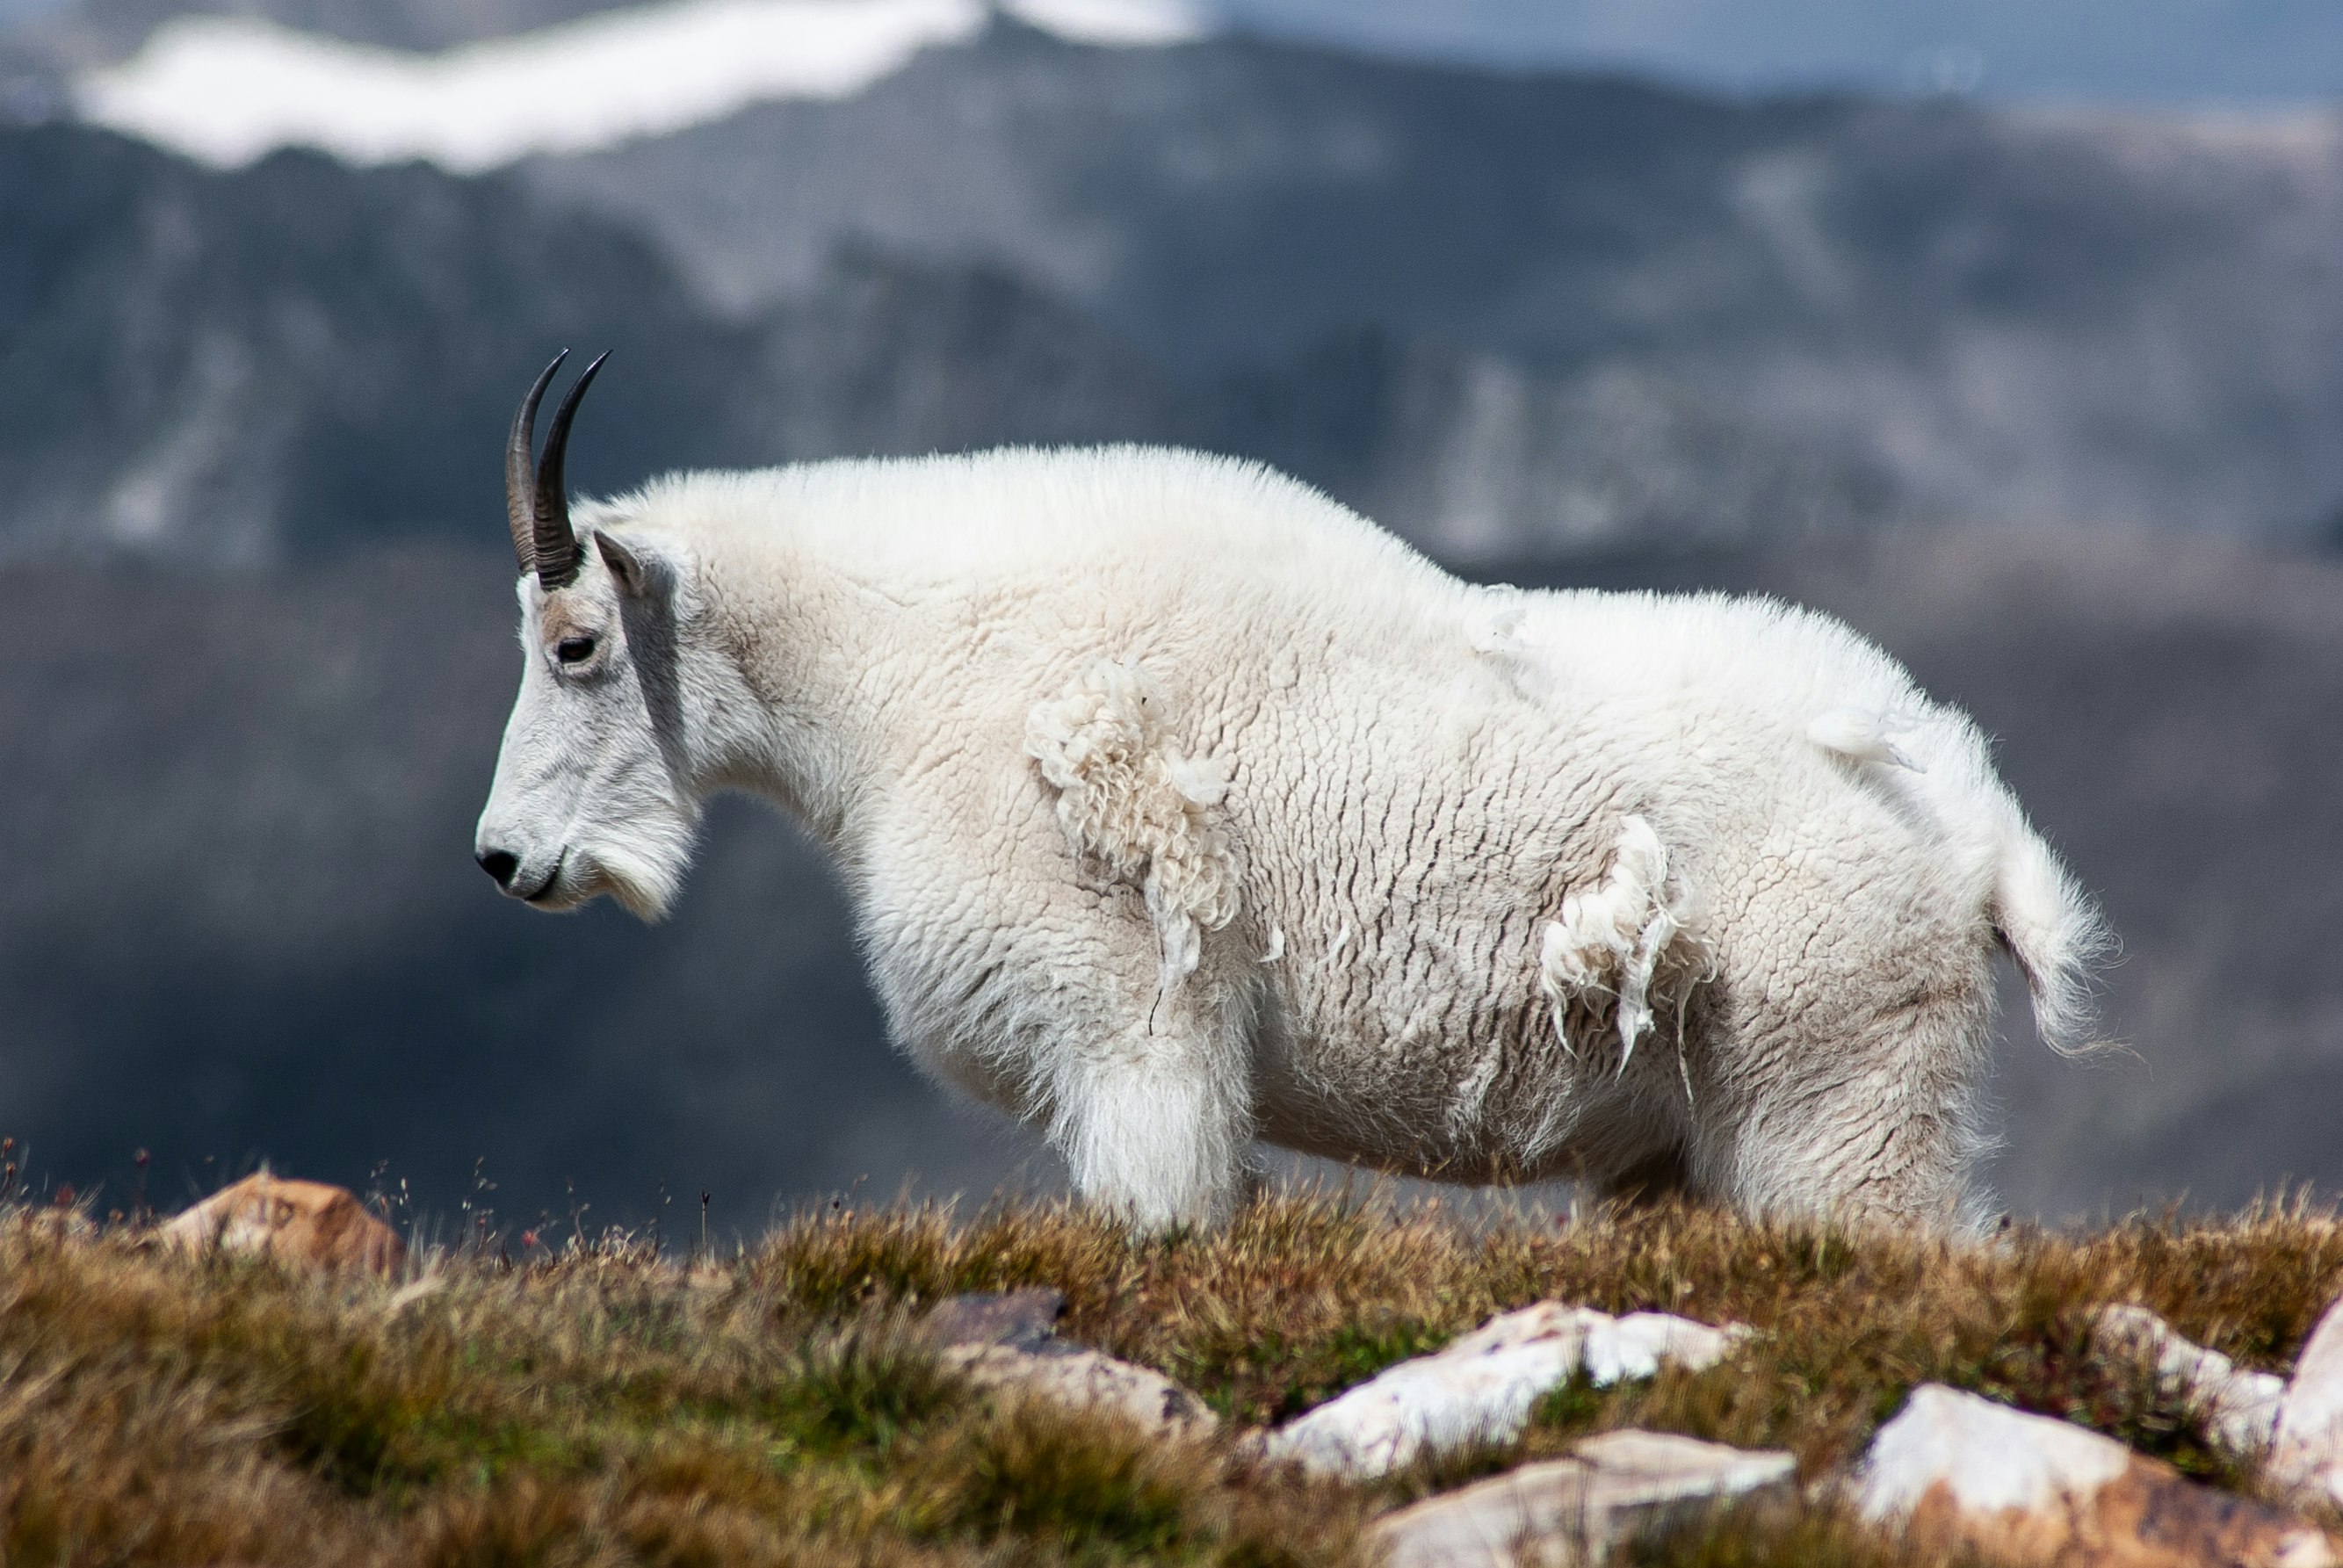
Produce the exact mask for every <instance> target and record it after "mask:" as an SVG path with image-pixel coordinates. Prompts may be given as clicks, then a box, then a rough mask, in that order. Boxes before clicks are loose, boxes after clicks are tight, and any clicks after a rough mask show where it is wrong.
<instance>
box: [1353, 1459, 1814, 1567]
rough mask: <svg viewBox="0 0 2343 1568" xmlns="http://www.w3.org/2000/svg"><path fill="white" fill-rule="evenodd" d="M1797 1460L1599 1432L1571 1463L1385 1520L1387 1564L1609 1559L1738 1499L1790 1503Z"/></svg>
mask: <svg viewBox="0 0 2343 1568" xmlns="http://www.w3.org/2000/svg"><path fill="white" fill-rule="evenodd" d="M1796 1476H1797V1462H1796V1461H1795V1460H1794V1459H1792V1458H1791V1457H1790V1455H1788V1454H1786V1453H1780V1452H1751V1451H1749V1450H1746V1449H1738V1448H1726V1447H1725V1446H1723V1445H1721V1444H1718V1443H1714V1442H1695V1441H1694V1440H1693V1439H1692V1438H1689V1437H1671V1436H1667V1435H1664V1434H1663V1433H1659V1432H1605V1433H1604V1435H1602V1436H1601V1437H1595V1438H1590V1439H1588V1440H1587V1441H1586V1442H1583V1443H1580V1444H1579V1445H1578V1449H1577V1452H1574V1454H1573V1455H1572V1456H1571V1457H1570V1458H1568V1459H1556V1460H1549V1461H1547V1462H1544V1463H1542V1464H1526V1465H1523V1467H1522V1468H1520V1469H1519V1470H1515V1471H1512V1472H1510V1473H1506V1474H1504V1475H1500V1476H1497V1477H1496V1478H1494V1479H1493V1480H1490V1481H1483V1482H1482V1483H1479V1484H1477V1485H1473V1486H1468V1487H1465V1488H1463V1490H1462V1491H1459V1492H1452V1493H1446V1494H1444V1495H1443V1496H1439V1497H1433V1498H1430V1499H1428V1500H1426V1501H1424V1502H1423V1503H1417V1504H1415V1505H1414V1506H1413V1507H1412V1508H1406V1509H1403V1510H1401V1511H1400V1512H1399V1513H1394V1514H1393V1515H1392V1516H1391V1517H1389V1518H1388V1519H1385V1520H1383V1521H1381V1522H1380V1523H1377V1524H1376V1525H1375V1527H1374V1529H1373V1543H1374V1544H1375V1545H1377V1546H1379V1547H1381V1548H1382V1550H1383V1554H1384V1555H1383V1562H1384V1564H1385V1568H1513V1565H1514V1564H1516V1563H1592V1562H1598V1561H1600V1560H1601V1559H1602V1558H1603V1556H1604V1554H1605V1553H1608V1552H1609V1551H1610V1550H1611V1549H1612V1548H1613V1547H1614V1546H1616V1545H1618V1544H1619V1543H1622V1542H1624V1541H1626V1540H1629V1539H1631V1538H1644V1539H1648V1538H1650V1537H1653V1536H1655V1535H1660V1534H1664V1533H1667V1532H1669V1531H1671V1530H1674V1529H1679V1528H1682V1527H1683V1526H1684V1525H1685V1524H1687V1523H1694V1522H1695V1521H1697V1520H1700V1519H1704V1518H1705V1517H1706V1516H1707V1515H1708V1514H1709V1513H1710V1512H1711V1511H1712V1510H1714V1509H1716V1508H1718V1507H1721V1506H1723V1505H1725V1503H1742V1502H1750V1501H1756V1500H1761V1499H1765V1500H1785V1499H1787V1498H1788V1497H1789V1496H1790V1495H1791V1493H1792V1489H1793V1488H1794V1487H1795V1483H1796Z"/></svg>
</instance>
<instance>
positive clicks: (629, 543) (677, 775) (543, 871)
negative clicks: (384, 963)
mask: <svg viewBox="0 0 2343 1568" xmlns="http://www.w3.org/2000/svg"><path fill="white" fill-rule="evenodd" d="M567 357H568V354H567V351H566V350H565V351H564V353H563V354H562V355H559V356H557V357H555V359H554V361H553V363H552V364H550V365H548V366H547V367H545V373H544V374H543V375H541V376H539V377H538V378H537V384H536V385H535V386H534V387H530V388H529V392H528V397H526V398H524V399H523V400H522V402H521V406H520V411H519V412H518V414H517V415H515V416H514V418H513V426H512V436H511V440H510V442H509V444H508V448H507V452H506V458H505V500H506V508H507V510H508V513H509V515H510V518H511V522H512V538H513V551H514V554H515V555H516V556H517V557H518V558H519V562H520V581H519V584H518V593H519V598H520V611H521V631H520V641H521V678H520V695H519V697H518V699H515V701H514V704H513V710H512V717H511V719H509V720H508V722H507V723H506V725H505V738H504V749H503V750H502V751H501V752H500V753H499V754H498V758H497V776H496V782H495V784H494V785H493V786H492V787H491V788H490V789H489V791H488V807H487V809H485V810H483V811H482V812H481V813H480V821H479V828H478V831H477V833H476V834H475V836H474V839H473V853H474V855H475V857H476V858H477V859H478V861H479V863H480V865H481V867H482V868H483V869H486V870H487V871H488V874H489V875H490V876H491V877H494V878H495V879H496V880H497V885H498V886H499V887H501V888H502V889H503V890H505V891H506V892H507V893H508V894H510V895H511V896H512V897H514V898H517V899H521V900H526V901H528V903H530V904H532V905H535V906H536V907H537V908H538V909H544V910H570V909H575V908H577V907H578V906H579V905H581V904H584V903H587V902H588V901H589V900H592V899H594V898H595V897H597V896H598V895H599V894H602V893H608V894H610V895H612V896H613V897H615V898H616V899H618V901H619V902H620V903H622V904H624V905H626V906H627V908H628V909H629V910H633V911H634V912H635V913H636V914H638V915H640V916H642V917H643V918H644V919H646V920H652V919H656V918H658V917H659V915H660V914H662V913H664V912H665V911H666V909H667V907H668V905H669V902H670V901H671V900H673V899H674V897H675V894H676V891H677V890H678V889H679V886H680V885H681V883H682V880H683V874H684V871H685V869H686V868H687V867H688V866H689V862H690V858H691V847H692V839H693V834H694V828H695V824H696V820H697V818H698V815H699V810H698V803H697V800H696V792H695V790H694V789H693V787H692V769H691V765H690V759H689V748H688V745H687V741H686V735H685V728H686V718H685V712H684V709H685V702H684V698H683V687H684V682H685V674H684V668H683V665H684V656H683V650H682V648H681V646H680V640H681V639H680V635H679V626H680V624H681V620H682V615H683V611H682V606H681V603H680V600H681V598H682V583H681V578H682V577H683V575H684V574H683V572H682V570H681V563H680V562H679V561H677V560H675V559H673V558H671V557H670V556H669V554H667V553H666V552H664V551H662V550H661V549H659V548H658V547H656V546H655V545H654V544H653V543H652V542H651V541H650V540H649V539H629V538H628V537H627V536H626V534H625V532H624V528H623V525H624V522H625V515H624V514H623V513H622V512H614V511H611V510H609V509H607V508H596V511H597V512H598V514H599V515H594V516H589V517H588V526H587V528H586V529H585V532H584V534H583V536H582V537H581V534H580V530H579V528H578V527H576V526H574V525H573V524H572V522H571V520H570V515H569V498H568V491H567V489H566V487H565V486H564V482H563V477H562V463H563V457H564V453H565V450H566V448H567V447H568V439H569V422H570V419H571V418H572V417H573V416H574V415H575V414H576V413H577V411H578V399H579V398H580V397H583V396H584V395H585V391H586V387H587V386H588V383H590V382H591V381H592V380H593V379H594V373H595V372H596V371H597V370H598V369H600V368H601V365H602V361H601V360H600V359H597V360H595V361H594V363H593V364H591V365H589V366H588V367H586V372H585V374H584V375H582V376H580V377H578V382H577V385H576V386H574V387H571V388H570V389H569V395H568V397H565V398H563V399H562V402H561V406H560V407H559V408H558V410H557V411H556V412H555V414H554V416H553V425H552V427H551V428H550V429H549V430H548V432H547V434H546V439H545V454H544V457H542V458H541V459H539V460H538V461H537V462H536V463H535V464H534V466H533V467H532V464H531V461H530V456H531V454H530V448H531V447H532V445H533V444H534V440H535V437H536V425H537V408H538V400H539V399H540V398H542V397H544V395H545V389H546V387H547V385H548V383H550V382H551V381H552V379H553V376H554V372H555V371H556V370H558V369H559V368H560V366H561V363H562V360H563V359H564V358H567ZM613 524H616V525H618V526H619V531H617V532H614V531H612V525H613ZM589 541H590V543H591V545H592V548H590V549H589V548H587V545H588V542H589Z"/></svg>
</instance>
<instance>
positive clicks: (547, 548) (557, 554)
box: [530, 354, 609, 588]
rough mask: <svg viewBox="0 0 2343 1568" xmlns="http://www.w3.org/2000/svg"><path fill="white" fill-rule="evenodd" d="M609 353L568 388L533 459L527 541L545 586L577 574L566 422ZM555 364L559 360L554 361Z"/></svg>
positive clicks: (559, 585) (554, 585) (564, 582)
mask: <svg viewBox="0 0 2343 1568" xmlns="http://www.w3.org/2000/svg"><path fill="white" fill-rule="evenodd" d="M608 357H609V355H608V354H603V355H600V356H598V357H596V359H595V361H594V363H593V364H591V365H588V367H586V369H585V371H584V373H583V374H581V375H580V376H579V377H578V381H577V384H576V385H574V386H573V387H570V388H569V396H568V397H564V398H563V399H562V400H561V407H558V408H556V409H555V410H554V411H553V423H552V425H551V426H550V427H548V428H547V430H546V432H545V454H544V456H542V457H539V458H538V460H537V506H536V508H535V511H534V513H533V515H532V516H531V518H530V523H531V525H532V529H531V533H530V543H531V546H532V554H533V555H534V556H535V557H536V561H537V580H538V582H541V583H543V584H544V585H545V586H546V587H547V588H563V587H566V586H567V585H568V584H569V583H570V582H572V581H574V580H575V579H576V578H577V576H578V532H577V530H576V529H574V528H571V527H570V526H569V488H568V484H567V483H566V482H565V481H564V480H563V478H562V472H561V470H562V458H563V457H564V455H565V454H566V453H567V452H568V448H569V421H570V419H571V418H572V417H575V416H576V415H577V412H578V399H580V398H582V397H585V396H586V388H587V387H590V386H592V385H593V384H594V373H595V372H596V371H598V370H599V369H601V368H602V361H603V360H605V359H608ZM554 363H555V364H557V365H558V364H559V363H560V361H559V360H556V361H554Z"/></svg>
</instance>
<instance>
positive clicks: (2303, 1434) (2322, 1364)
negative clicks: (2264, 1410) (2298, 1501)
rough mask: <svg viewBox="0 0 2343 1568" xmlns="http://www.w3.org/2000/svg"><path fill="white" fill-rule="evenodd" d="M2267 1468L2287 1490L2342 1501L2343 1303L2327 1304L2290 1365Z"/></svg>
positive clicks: (2329, 1500) (2325, 1499) (2326, 1499)
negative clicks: (2290, 1374)
mask: <svg viewBox="0 0 2343 1568" xmlns="http://www.w3.org/2000/svg"><path fill="white" fill-rule="evenodd" d="M2269 1469H2270V1474H2271V1476H2272V1477H2273V1478H2274V1479H2275V1480H2277V1481H2278V1483H2279V1484H2280V1485H2282V1486H2285V1487H2287V1488H2288V1489H2289V1490H2291V1491H2295V1492H2300V1493H2308V1494H2309V1495H2311V1496H2315V1497H2318V1498H2319V1499H2321V1500H2323V1501H2327V1502H2330V1503H2343V1302H2336V1303H2335V1304H2334V1305H2333V1306H2330V1307H2328V1309H2327V1315H2326V1316H2325V1317H2323V1318H2321V1319H2319V1320H2318V1327H2317V1328H2315V1329H2313V1330H2311V1332H2310V1342H2309V1343H2308V1344H2306V1345H2304V1346H2303V1347H2302V1357H2301V1359H2300V1360H2298V1361H2297V1362H2295V1364H2294V1381H2293V1382H2290V1383H2288V1385H2287V1390H2286V1398H2285V1400H2284V1401H2283V1402H2282V1403H2281V1404H2280V1407H2279V1411H2278V1433H2277V1436H2276V1437H2275V1438H2274V1439H2273V1440H2272V1442H2271V1444H2270V1461H2269Z"/></svg>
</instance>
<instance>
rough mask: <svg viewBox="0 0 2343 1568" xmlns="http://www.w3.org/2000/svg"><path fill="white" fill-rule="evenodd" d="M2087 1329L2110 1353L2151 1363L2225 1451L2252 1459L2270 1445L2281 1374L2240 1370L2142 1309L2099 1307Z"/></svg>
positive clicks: (2280, 1397) (2168, 1388)
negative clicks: (2089, 1329)
mask: <svg viewBox="0 0 2343 1568" xmlns="http://www.w3.org/2000/svg"><path fill="white" fill-rule="evenodd" d="M2091 1332H2092V1338H2093V1339H2094V1340H2095V1341H2096V1342H2097V1343H2098V1344H2099V1345H2101V1346H2102V1347H2104V1348H2105V1349H2107V1351H2109V1352H2114V1353H2116V1354H2120V1355H2129V1356H2134V1357H2137V1359H2139V1360H2141V1361H2144V1362H2153V1363H2154V1364H2155V1367H2156V1376H2157V1382H2158V1383H2159V1384H2161V1385H2162V1386H2163V1388H2164V1389H2165V1390H2166V1391H2167V1392H2169V1393H2172V1394H2174V1395H2177V1397H2179V1398H2180V1399H2182V1400H2184V1401H2185V1402H2187V1405H2188V1407H2189V1408H2190V1409H2191V1410H2192V1411H2194V1412H2196V1413H2197V1416H2198V1417H2199V1418H2200V1419H2201V1420H2203V1422H2205V1431H2206V1434H2207V1436H2209V1437H2211V1438H2212V1440H2213V1441H2214V1442H2217V1443H2218V1444H2219V1445H2220V1446H2221V1447H2222V1448H2223V1449H2225V1450H2227V1452H2230V1453H2232V1454H2235V1455H2237V1456H2240V1457H2253V1456H2258V1455H2259V1454H2260V1453H2262V1452H2264V1451H2265V1450H2267V1449H2268V1447H2269V1445H2270V1439H2271V1434H2272V1432H2273V1431H2274V1430H2275V1429H2276V1427H2277V1424H2278V1406H2279V1403H2280V1402H2281V1401H2282V1400H2283V1399H2284V1398H2285V1395H2286V1380H2285V1379H2284V1378H2281V1377H2278V1376H2275V1375H2273V1374H2271V1373H2269V1372H2245V1371H2241V1370H2240V1369H2239V1368H2238V1367H2237V1364H2236V1363H2235V1362H2231V1361H2230V1360H2229V1358H2228V1357H2227V1356H2225V1355H2223V1354H2222V1353H2221V1352H2218V1351H2210V1350H2207V1349H2206V1348H2205V1347H2204V1346H2203V1345H2200V1344H2197V1342H2194V1341H2192V1340H2190V1339H2188V1338H2187V1337H2185V1336H2184V1335H2183V1334H2182V1333H2181V1332H2179V1331H2178V1330H2177V1329H2176V1328H2174V1327H2173V1326H2172V1325H2171V1324H2170V1323H2167V1322H2165V1321H2164V1320H2163V1319H2162V1318H2160V1317H2157V1315H2156V1314H2155V1313H2154V1312H2149V1311H2148V1310H2147V1308H2146V1307H2137V1306H2113V1307H2101V1308H2100V1309H2099V1310H2098V1311H2097V1312H2095V1313H2093V1314H2092V1321H2091Z"/></svg>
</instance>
